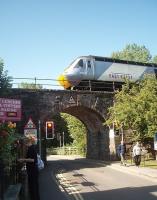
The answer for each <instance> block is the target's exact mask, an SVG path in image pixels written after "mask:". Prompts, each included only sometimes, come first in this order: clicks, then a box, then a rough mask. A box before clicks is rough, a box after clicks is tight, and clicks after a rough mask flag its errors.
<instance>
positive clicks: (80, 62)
mask: <svg viewBox="0 0 157 200" xmlns="http://www.w3.org/2000/svg"><path fill="white" fill-rule="evenodd" d="M78 66H79V67H83V60H82V59H81V60H79V62H78Z"/></svg>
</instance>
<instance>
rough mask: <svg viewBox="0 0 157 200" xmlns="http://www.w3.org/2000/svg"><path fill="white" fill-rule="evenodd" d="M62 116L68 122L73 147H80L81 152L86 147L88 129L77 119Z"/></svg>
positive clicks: (67, 115) (66, 115)
mask: <svg viewBox="0 0 157 200" xmlns="http://www.w3.org/2000/svg"><path fill="white" fill-rule="evenodd" d="M61 116H62V117H63V118H64V120H65V121H66V122H67V127H68V132H69V134H70V136H71V137H72V138H73V145H74V146H75V147H78V149H79V150H80V151H82V149H85V147H86V128H85V126H84V125H83V123H82V122H81V121H80V120H78V119H77V118H75V117H73V116H71V115H69V114H66V113H62V114H61Z"/></svg>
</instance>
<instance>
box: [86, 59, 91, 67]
mask: <svg viewBox="0 0 157 200" xmlns="http://www.w3.org/2000/svg"><path fill="white" fill-rule="evenodd" d="M87 66H88V68H91V62H90V61H89V60H88V61H87Z"/></svg>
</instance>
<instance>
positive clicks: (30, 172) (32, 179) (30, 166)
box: [18, 136, 40, 200]
mask: <svg viewBox="0 0 157 200" xmlns="http://www.w3.org/2000/svg"><path fill="white" fill-rule="evenodd" d="M35 142H36V139H35V138H34V137H33V136H28V137H26V138H25V139H24V143H25V145H26V146H27V148H28V149H27V154H26V158H21V159H19V160H18V161H19V162H26V169H27V176H28V187H29V194H30V198H31V200H40V197H39V184H38V165H37V152H36V147H35Z"/></svg>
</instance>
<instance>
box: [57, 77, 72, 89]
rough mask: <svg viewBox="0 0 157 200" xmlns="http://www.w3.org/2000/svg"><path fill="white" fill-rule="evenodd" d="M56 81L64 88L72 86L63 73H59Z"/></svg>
mask: <svg viewBox="0 0 157 200" xmlns="http://www.w3.org/2000/svg"><path fill="white" fill-rule="evenodd" d="M57 81H58V82H59V84H60V85H61V86H62V87H63V88H64V89H69V88H71V87H72V85H71V83H70V82H69V80H68V79H67V78H66V76H65V75H63V74H61V75H60V76H59V77H58V79H57Z"/></svg>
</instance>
